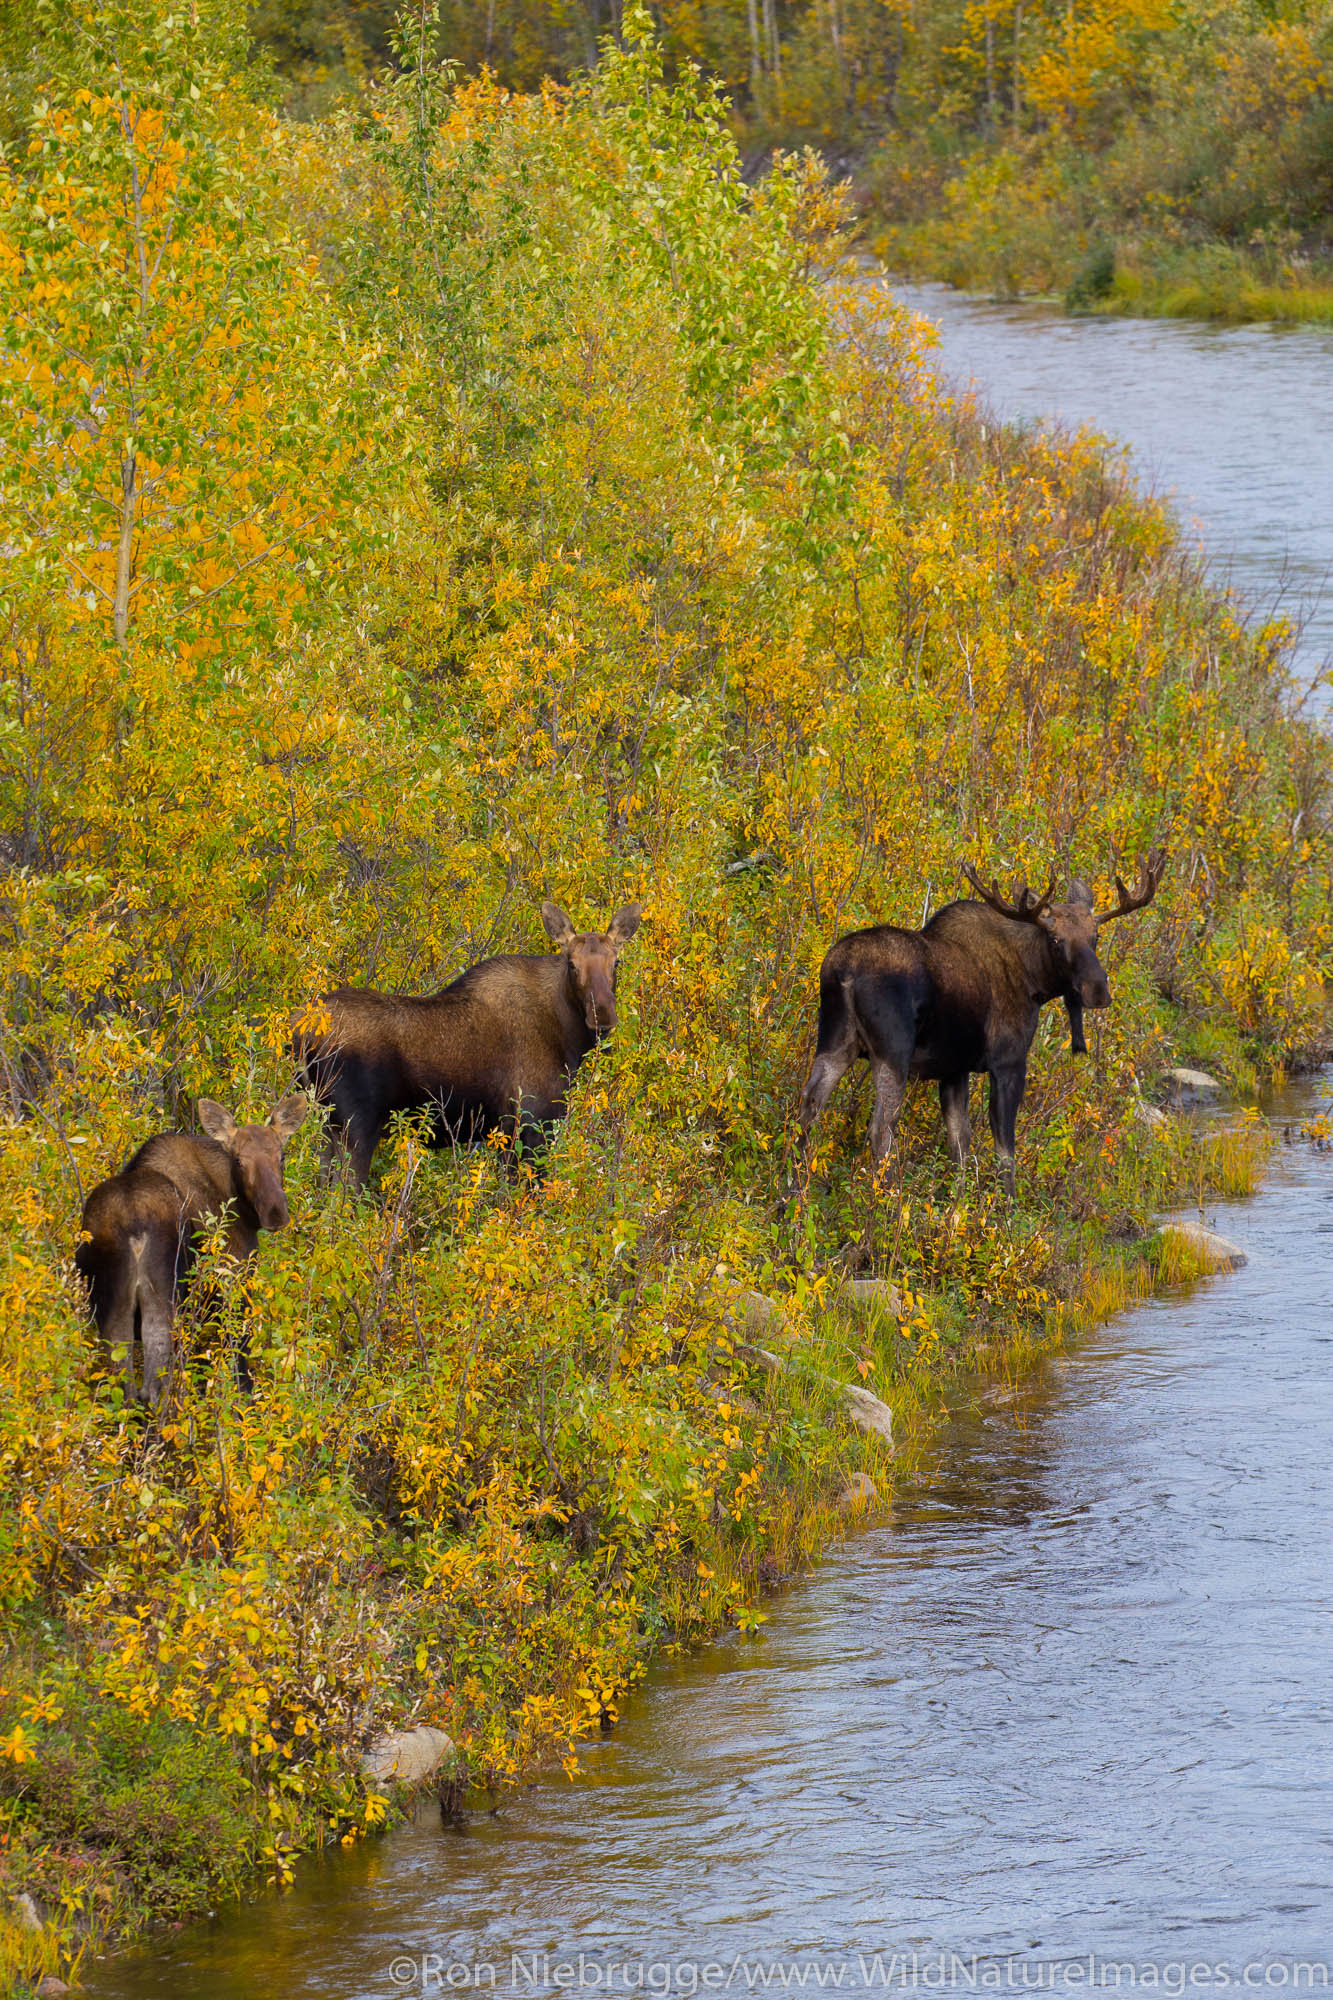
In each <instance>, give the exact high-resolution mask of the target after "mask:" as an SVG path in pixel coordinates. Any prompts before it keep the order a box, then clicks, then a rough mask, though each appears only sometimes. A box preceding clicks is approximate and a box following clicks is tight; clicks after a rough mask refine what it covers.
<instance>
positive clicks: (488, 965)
mask: <svg viewBox="0 0 1333 2000" xmlns="http://www.w3.org/2000/svg"><path fill="white" fill-rule="evenodd" d="M639 921H640V912H639V906H638V904H637V903H629V904H627V905H626V906H625V908H624V909H623V910H621V911H620V912H619V913H618V914H617V915H616V916H614V917H613V918H612V919H611V922H610V923H609V924H608V925H607V927H606V929H605V931H576V930H575V929H574V926H573V924H572V923H571V922H570V920H569V918H568V917H567V916H566V914H565V912H564V911H563V910H562V909H560V908H559V907H558V906H557V905H556V904H555V903H551V902H547V903H543V904H542V923H543V925H544V927H545V930H546V935H547V936H548V937H549V938H550V940H551V943H552V944H553V945H554V946H555V948H556V955H552V954H550V953H546V952H538V953H532V954H521V953H508V954H504V955H502V956H500V957H498V958H487V959H483V960H482V961H481V963H480V964H479V965H474V966H472V967H470V968H469V970H468V971H466V972H464V973H461V974H460V975H459V977H458V978H457V979H455V980H454V981H453V983H452V985H450V986H446V987H445V988H444V990H443V991H442V992H440V993H435V994H431V995H429V996H424V997H420V998H413V997H409V996H405V995H402V994H396V993H377V992H374V991H372V990H371V989H369V988H364V987H355V986H340V987H339V988H338V990H337V992H335V993H329V994H326V995H325V997H324V1001H323V1005H322V1009H321V1010H319V1011H320V1013H321V1014H322V1018H321V1019H320V1020H319V1022H318V1025H317V1026H314V1027H311V1026H309V1025H307V1024H306V1023H300V1024H298V1026H297V1030H296V1034H295V1037H294V1041H293V1049H294V1052H295V1055H296V1059H297V1061H298V1063H299V1064H300V1065H301V1068H302V1070H303V1073H304V1075H305V1077H306V1079H307V1081H308V1082H309V1085H310V1087H311V1089H312V1090H313V1092H314V1094H315V1096H316V1097H317V1098H318V1099H319V1101H320V1103H321V1104H325V1105H327V1106H328V1109H329V1140H330V1145H329V1152H328V1159H329V1162H330V1164H331V1163H332V1162H333V1160H334V1159H336V1157H337V1154H338V1152H339V1151H340V1150H345V1152H346V1154H347V1157H348V1159H349V1161H350V1163H351V1170H352V1175H353V1178H354V1180H355V1182H356V1184H357V1185H358V1186H359V1187H364V1186H365V1184H366V1181H367V1179H368V1178H369V1175H370V1163H371V1160H372V1158H373V1156H374V1152H375V1148H376V1146H377V1145H378V1144H379V1140H380V1136H381V1134H382V1133H383V1131H384V1128H385V1126H386V1125H387V1123H388V1121H389V1119H390V1117H391V1116H392V1115H393V1113H394V1112H395V1111H413V1110H420V1109H429V1110H430V1111H431V1113H432V1127H431V1135H430V1136H431V1142H432V1143H433V1144H435V1145H450V1144H461V1145H469V1144H474V1143H475V1142H477V1141H478V1140H480V1139H484V1138H485V1136H486V1135H487V1133H488V1132H490V1131H492V1130H494V1129H495V1128H496V1127H497V1126H498V1127H499V1128H500V1129H501V1130H502V1131H503V1132H504V1133H505V1134H506V1136H507V1137H509V1138H510V1140H511V1141H513V1140H517V1142H518V1144H519V1146H520V1147H521V1148H524V1149H531V1150H533V1151H540V1149H541V1147H542V1146H543V1145H544V1144H545V1142H546V1140H547V1139H548V1138H549V1136H550V1133H551V1130H552V1128H553V1126H554V1125H555V1123H556V1122H557V1120H559V1119H560V1118H562V1117H563V1116H564V1112H565V1098H566V1094H567V1092H568V1090H569V1086H570V1084H571V1083H572V1081H573V1079H574V1075H575V1073H576V1071H577V1070H578V1067H579V1064H580V1063H581V1062H582V1061H583V1058H584V1057H585V1056H586V1055H587V1054H588V1052H589V1050H590V1049H592V1048H593V1047H595V1045H596V1044H597V1043H598V1042H599V1041H600V1040H601V1039H602V1037H603V1036H605V1035H607V1034H609V1033H610V1032H611V1030H612V1029H613V1028H614V1027H615V1025H616V967H617V962H618V960H619V957H620V953H621V951H622V949H623V947H624V946H625V945H626V944H628V942H629V940H630V939H631V938H632V937H633V936H634V933H635V931H637V929H638V928H639ZM307 1019H308V1017H307Z"/></svg>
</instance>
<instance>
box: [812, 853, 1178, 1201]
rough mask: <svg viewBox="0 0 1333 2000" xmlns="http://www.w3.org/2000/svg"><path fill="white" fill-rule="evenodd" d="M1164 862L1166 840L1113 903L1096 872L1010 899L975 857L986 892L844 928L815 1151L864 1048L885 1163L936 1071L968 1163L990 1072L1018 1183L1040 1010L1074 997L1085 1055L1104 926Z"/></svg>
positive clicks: (957, 1145)
mask: <svg viewBox="0 0 1333 2000" xmlns="http://www.w3.org/2000/svg"><path fill="white" fill-rule="evenodd" d="M1165 867H1166V857H1165V856H1164V855H1163V854H1162V852H1161V851H1160V850H1159V849H1158V848H1153V849H1152V851H1151V852H1150V853H1149V855H1148V857H1147V860H1146V862H1145V865H1144V871H1143V879H1142V882H1141V884H1140V886H1139V888H1138V889H1137V890H1135V891H1134V892H1133V893H1131V892H1130V890H1128V889H1127V888H1126V887H1125V885H1124V883H1123V882H1122V881H1121V880H1120V879H1119V877H1118V876H1117V878H1116V885H1115V886H1116V891H1117V894H1118V897H1119V900H1118V902H1117V903H1116V905H1115V907H1114V909H1110V910H1102V911H1097V910H1095V909H1094V907H1093V901H1092V896H1091V893H1090V892H1089V890H1088V888H1087V885H1086V884H1085V883H1083V882H1078V881H1075V882H1072V883H1071V884H1070V888H1069V896H1068V900H1067V901H1065V902H1063V903H1057V902H1054V901H1053V900H1052V898H1053V896H1054V892H1055V882H1054V879H1052V881H1051V883H1050V885H1049V886H1048V888H1047V889H1046V891H1045V893H1044V894H1043V895H1040V896H1038V895H1036V894H1034V892H1033V891H1032V890H1031V889H1029V888H1028V887H1027V886H1026V885H1023V886H1022V887H1021V888H1019V889H1018V890H1016V891H1015V894H1014V896H1013V897H1012V899H1006V898H1005V897H1004V896H1002V895H1001V894H1000V892H999V890H998V888H997V887H996V886H995V885H994V884H992V885H991V886H990V888H987V887H986V886H985V885H984V883H983V882H982V881H981V879H980V877H979V876H978V874H977V873H976V870H975V869H973V868H971V867H964V869H963V871H962V872H963V874H964V875H965V877H966V878H967V880H968V881H969V882H970V883H971V885H972V887H973V888H974V889H975V890H976V892H977V894H978V895H979V896H980V898H981V901H980V902H971V901H960V902H955V903H946V905H945V906H944V908H943V909H942V910H937V911H936V913H935V915H934V916H933V917H932V918H931V919H930V921H929V923H928V924H926V925H925V927H924V929H922V930H919V931H912V930H900V929H899V928H898V927H897V926H896V925H894V924H879V925H876V926H875V927H874V928H873V929H871V930H864V931H853V932H851V933H849V935H847V936H846V937H841V938H839V939H838V940H837V942H836V943H835V944H834V945H833V946H832V947H831V949H830V950H829V952H828V954H827V956H826V957H825V959H824V963H823V965H822V966H821V968H820V974H819V1034H818V1042H817V1045H816V1050H815V1059H814V1063H813V1065H812V1066H811V1070H810V1075H809V1078H808V1080H807V1082H806V1086H805V1089H804V1091H803V1093H802V1096H801V1105H800V1114H799V1116H800V1126H801V1138H802V1150H803V1153H804V1156H805V1157H806V1158H808V1157H809V1151H810V1135H811V1130H812V1127H813V1125H814V1122H815V1120H816V1118H817V1117H818V1116H819V1113H820V1112H821V1111H822V1110H823V1108H824V1106H825V1105H826V1104H827V1103H828V1101H829V1098H830V1097H831V1096H832V1094H833V1091H834V1089H835V1088H836V1086H837V1085H838V1083H839V1082H840V1081H841V1079H842V1077H843V1076H844V1075H845V1073H846V1071H847V1070H848V1069H849V1068H850V1066H851V1064H852V1063H853V1062H854V1061H856V1060H857V1059H858V1058H860V1057H865V1058H866V1059H867V1060H868V1061H869V1063H870V1069H871V1076H872V1079H873V1082H874V1092H875V1102H874V1109H873V1111H872V1113H871V1119H870V1152H871V1157H872V1158H873V1159H874V1160H875V1162H876V1163H877V1164H878V1163H879V1162H880V1161H881V1160H882V1159H883V1158H884V1156H885V1154H886V1153H887V1152H888V1150H889V1148H890V1146H891V1145H892V1143H893V1135H894V1130H895V1128H896V1126H897V1122H898V1114H899V1112H900V1111H901V1109H902V1102H903V1095H904V1092H905V1090H906V1088H907V1082H908V1079H909V1078H910V1077H928V1078H930V1079H931V1080H933V1081H935V1082H937V1083H938V1084H939V1090H940V1109H941V1111H942V1112H943V1114H944V1125H945V1130H946V1132H947V1134H948V1141H949V1150H950V1152H951V1154H952V1155H953V1158H954V1160H955V1161H956V1162H957V1164H958V1165H959V1166H961V1165H962V1164H963V1162H964V1161H965V1160H966V1158H967V1153H968V1148H969V1146H970V1144H971V1137H972V1133H971V1125H970V1122H969V1118H968V1104H967V1098H968V1079H969V1077H970V1076H971V1075H972V1074H973V1073H974V1072H976V1071H981V1070H984V1071H986V1072H987V1073H988V1075H989V1077H990V1104H989V1110H990V1128H991V1134H992V1136H993V1138H994V1142H995V1152H996V1158H997V1163H998V1166H999V1170H1000V1174H1001V1177H1002V1179H1003V1181H1004V1182H1005V1184H1006V1186H1007V1187H1008V1189H1009V1192H1010V1193H1011V1194H1012V1193H1013V1191H1014V1136H1015V1125H1016V1122H1017V1118H1018V1109H1019V1106H1020V1104H1021V1103H1022V1101H1023V1092H1024V1089H1025V1088H1026V1085H1027V1063H1028V1051H1029V1050H1030V1049H1031V1047H1032V1039H1033V1036H1034V1035H1035V1034H1036V1032H1037V1023H1038V1020H1039V1019H1040V1015H1041V1009H1042V1008H1043V1007H1044V1006H1045V1005H1046V1003H1047V1001H1049V1000H1063V1002H1064V1004H1065V1008H1066V1010H1067V1012H1068V1015H1069V1029H1070V1044H1071V1047H1072V1048H1073V1051H1074V1053H1075V1054H1076V1055H1083V1054H1085V1053H1086V1051H1087V1044H1086V1042H1085V1041H1084V1038H1083V1011H1084V1009H1085V1008H1094V1009H1095V1008H1100V1007H1109V1006H1110V1004H1111V989H1110V986H1109V984H1108V982H1107V978H1106V973H1105V971H1104V969H1103V967H1102V964H1101V961H1100V960H1099V959H1098V957H1097V932H1098V929H1099V927H1100V926H1101V925H1102V924H1108V923H1110V922H1111V921H1112V920H1113V918H1116V917H1125V916H1128V915H1129V914H1130V912H1131V911H1132V910H1141V909H1143V908H1144V906H1145V905H1146V904H1148V903H1150V902H1151V901H1152V899H1153V897H1154V896H1155V895H1156V893H1157V886H1158V884H1159V882H1160V881H1161V879H1162V874H1163V871H1164V869H1165Z"/></svg>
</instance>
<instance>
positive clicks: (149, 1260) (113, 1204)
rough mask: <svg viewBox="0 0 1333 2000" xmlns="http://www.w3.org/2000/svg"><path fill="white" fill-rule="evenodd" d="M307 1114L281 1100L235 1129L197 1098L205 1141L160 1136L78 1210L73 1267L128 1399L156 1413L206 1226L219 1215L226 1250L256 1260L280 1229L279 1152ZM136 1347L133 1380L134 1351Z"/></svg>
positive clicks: (283, 1215)
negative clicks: (117, 1360) (256, 1120)
mask: <svg viewBox="0 0 1333 2000" xmlns="http://www.w3.org/2000/svg"><path fill="white" fill-rule="evenodd" d="M308 1109H309V1105H308V1103H307V1100H306V1099H305V1098H304V1097H302V1096H300V1095H299V1094H295V1095H293V1096H290V1097H284V1098H283V1100H282V1102H281V1103H280V1104H279V1105H278V1107H277V1109H276V1110H275V1111H274V1112H273V1114H272V1116H271V1117H270V1118H269V1121H268V1123H267V1124H266V1125H237V1124H236V1123H235V1121H234V1120H233V1118H232V1115H231V1113H230V1112H229V1111H225V1110H224V1109H223V1107H222V1106H221V1105H220V1104H215V1103H214V1102H213V1101H212V1099H211V1098H208V1097H201V1098H200V1100H199V1123H200V1124H201V1125H202V1126H203V1128H204V1131H205V1133H207V1135H208V1136H207V1137H206V1138H202V1139H201V1138H197V1137H195V1136H194V1135H193V1134H192V1133H189V1132H159V1133H158V1134H157V1135H156V1136H155V1137H154V1138H152V1139H149V1140H148V1141H147V1142H146V1143H145V1144H144V1145H142V1146H140V1148H139V1150H138V1152H137V1153H136V1154H135V1155H134V1157H133V1158H132V1159H130V1160H128V1161H127V1162H126V1164H125V1165H124V1166H123V1167H122V1168H121V1170H120V1172H119V1173H118V1174H113V1175H112V1176H111V1178H110V1180H105V1181H102V1182H100V1183H99V1184H98V1186H97V1187H95V1188H94V1189H93V1191H92V1193H91V1194H90V1195H89V1197H88V1199H87V1201H86V1202H85V1203H84V1205H83V1240H82V1241H81V1242H80V1244H79V1247H78V1249H77V1250H76V1251H75V1253H74V1261H75V1263H76V1264H77V1265H78V1267H79V1269H80V1271H82V1273H83V1276H84V1279H85V1280H86V1282H87V1286H88V1294H89V1301H90V1304H91V1306H92V1311H93V1317H94V1318H95V1319H96V1321H97V1328H98V1332H99V1333H100V1334H101V1336H102V1339H103V1340H104V1341H105V1342H106V1344H107V1345H108V1346H109V1347H111V1346H115V1345H118V1344H120V1343H122V1342H123V1343H124V1347H125V1382H126V1389H127V1391H128V1393H129V1395H131V1396H136V1395H137V1396H138V1398H139V1400H140V1401H142V1402H145V1403H147V1404H148V1405H149V1406H150V1407H152V1408H154V1409H155V1408H156V1407H157V1405H158V1404H159V1403H160V1401H161V1399H162V1393H163V1390H164V1388H165V1386H166V1382H167V1378H168V1376H169V1374H170V1370H171V1328H172V1322H173V1320H174V1318H175V1313H176V1307H177V1306H178V1304H179V1303H180V1299H181V1296H182V1294H183V1292H184V1290H185V1286H186V1283H187V1281H188V1279H189V1275H190V1267H191V1264H192V1263H193V1261H194V1252H195V1246H196V1242H197V1239H198V1237H199V1236H200V1235H201V1234H202V1233H203V1227H204V1225H205V1223H206V1222H207V1221H208V1220H209V1219H211V1218H214V1217H220V1216H225V1218H226V1229H227V1248H228V1250H229V1251H230V1253H231V1255H232V1256H233V1257H235V1258H236V1259H237V1261H238V1262H241V1263H243V1262H245V1261H246V1260H247V1259H248V1258H250V1257H252V1256H253V1255H254V1252H255V1249H256V1248H257V1246H258V1243H259V1232H260V1230H261V1229H282V1228H284V1227H285V1226H286V1223H287V1197H286V1195H285V1194H284V1193H283V1186H282V1155H283V1149H284V1147H285V1146H286V1144H287V1142H288V1140H289V1139H290V1138H291V1136H292V1134H293V1133H294V1132H295V1131H297V1130H298V1128H299V1127H300V1125H301V1124H302V1123H303V1121H304V1119H305V1115H306V1112H307V1111H308ZM136 1336H137V1338H138V1340H139V1343H140V1345H141V1346H142V1348H143V1375H142V1381H141V1382H140V1383H138V1384H136V1381H135V1369H134V1346H135V1339H136Z"/></svg>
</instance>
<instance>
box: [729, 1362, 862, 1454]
mask: <svg viewBox="0 0 1333 2000" xmlns="http://www.w3.org/2000/svg"><path fill="white" fill-rule="evenodd" d="M742 1352H743V1353H744V1355H745V1357H746V1359H747V1360H750V1361H753V1362H754V1363H756V1365H757V1366H758V1367H760V1368H762V1369H763V1370H764V1372H765V1374H768V1375H781V1374H783V1373H784V1372H785V1371H787V1370H788V1369H789V1368H790V1366H791V1364H790V1362H787V1361H784V1360H783V1359H782V1357H781V1355H778V1354H774V1353H772V1352H771V1350H770V1349H768V1348H766V1347H753V1346H747V1347H745V1348H744V1349H743V1350H742ZM805 1379H806V1381H807V1382H816V1383H818V1385H819V1387H820V1388H821V1389H827V1390H829V1391H830V1393H831V1394H833V1395H834V1396H836V1397H838V1399H839V1400H840V1401H841V1403H842V1407H843V1413H844V1415H845V1416H846V1418H847V1421H848V1423H850V1424H851V1425H853V1427H854V1428H855V1429H856V1430H858V1431H863V1432H864V1433H865V1434H866V1436H868V1437H878V1438H883V1440H884V1442H885V1444H887V1445H892V1443H893V1411H892V1410H891V1409H890V1408H889V1406H888V1404H887V1403H882V1402H881V1401H880V1399H879V1397H878V1396H875V1395H872V1394H871V1392H870V1390H869V1389H863V1388H862V1387H861V1386H860V1384H859V1383H857V1382H835V1381H834V1379H833V1377H832V1376H831V1375H819V1374H816V1373H815V1372H814V1371H813V1370H810V1371H809V1372H807V1374H806V1377H805Z"/></svg>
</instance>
